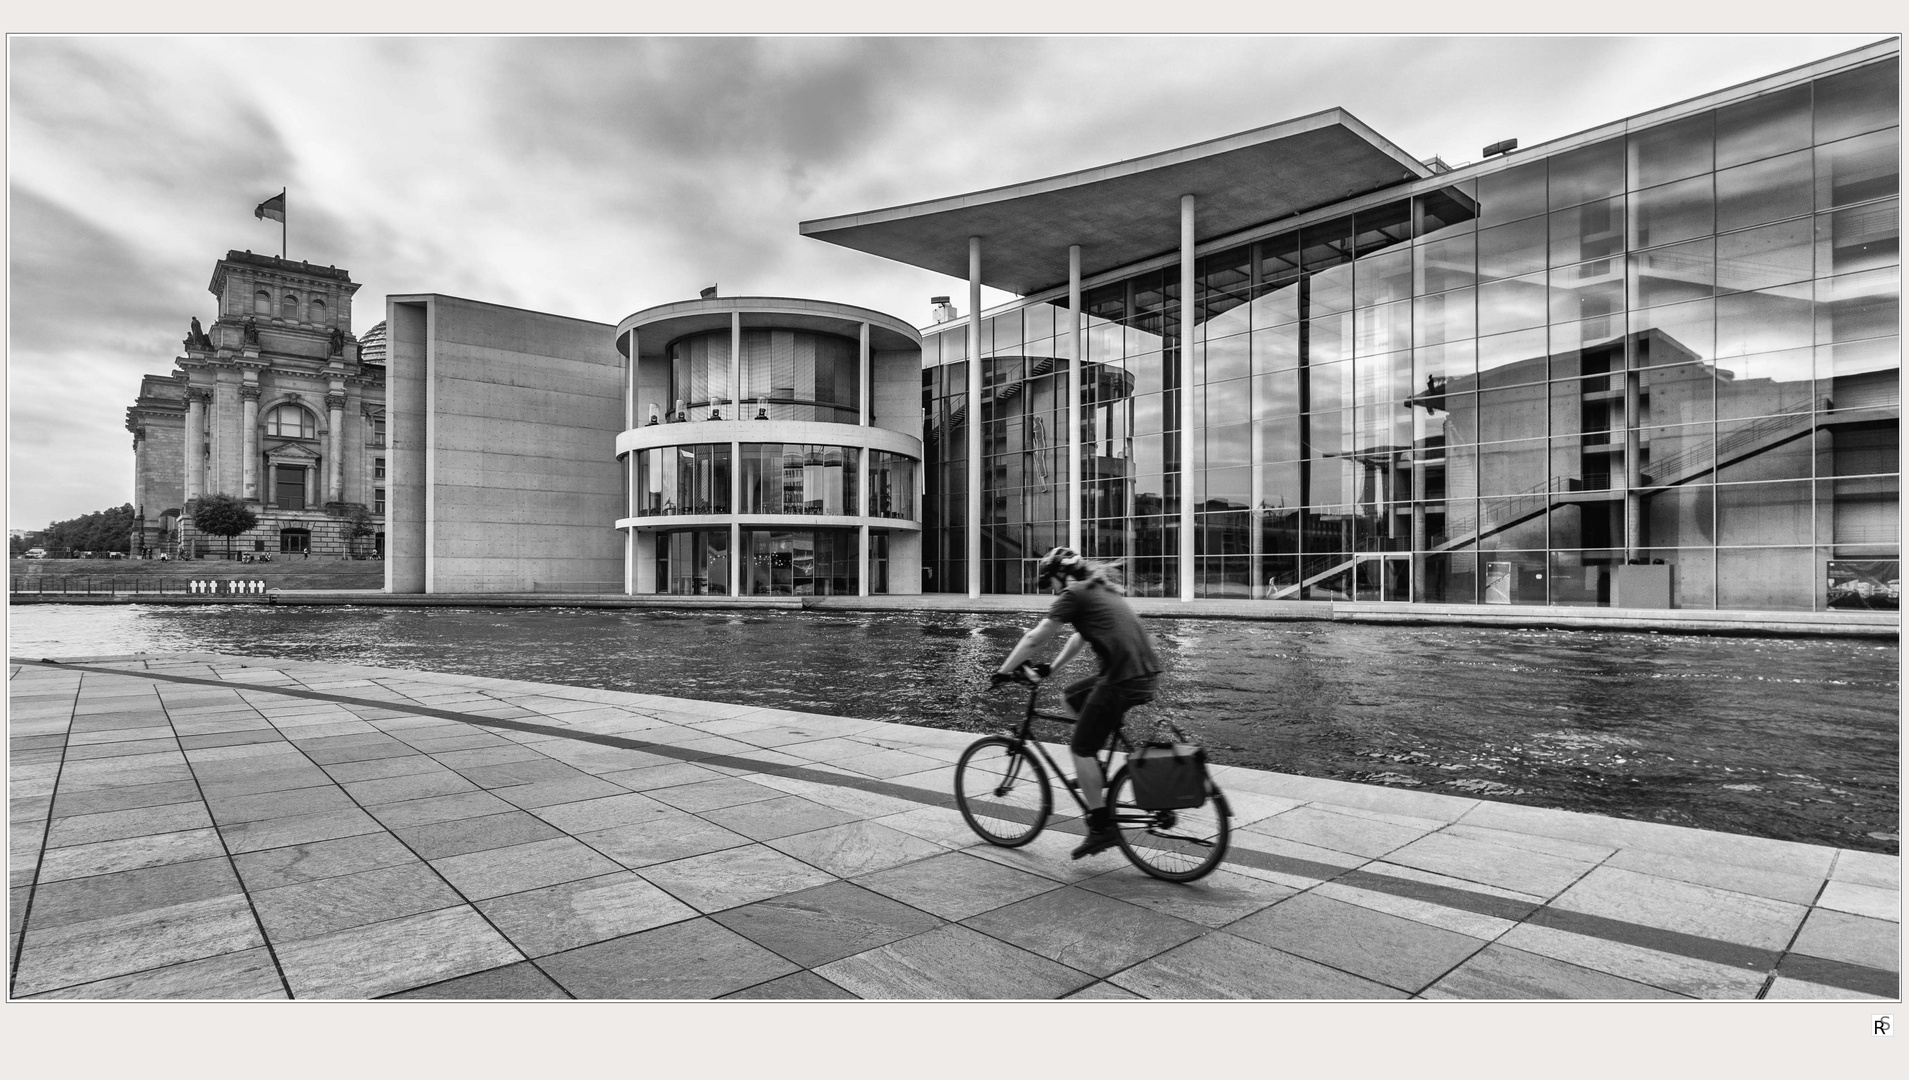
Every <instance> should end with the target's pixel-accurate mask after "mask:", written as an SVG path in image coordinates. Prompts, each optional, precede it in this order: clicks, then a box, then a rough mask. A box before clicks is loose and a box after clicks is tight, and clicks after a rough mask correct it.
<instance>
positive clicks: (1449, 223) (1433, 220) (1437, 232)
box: [1414, 180, 1478, 244]
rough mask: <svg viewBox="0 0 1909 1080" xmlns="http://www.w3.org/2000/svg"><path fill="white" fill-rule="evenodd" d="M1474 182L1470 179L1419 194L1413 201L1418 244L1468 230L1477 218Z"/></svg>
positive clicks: (1475, 186)
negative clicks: (1416, 218)
mask: <svg viewBox="0 0 1909 1080" xmlns="http://www.w3.org/2000/svg"><path fill="white" fill-rule="evenodd" d="M1476 193H1477V185H1476V184H1475V183H1473V182H1472V181H1469V180H1468V181H1465V182H1464V183H1461V184H1454V185H1453V186H1451V187H1449V188H1444V189H1441V190H1439V191H1431V192H1427V193H1425V194H1424V195H1420V196H1419V197H1418V198H1417V199H1416V200H1414V202H1415V204H1416V205H1415V209H1416V211H1417V213H1418V228H1417V229H1416V230H1415V232H1416V236H1417V240H1418V242H1419V243H1421V244H1422V243H1425V242H1426V241H1430V240H1442V239H1444V238H1446V237H1448V236H1455V235H1457V234H1459V233H1465V232H1470V231H1471V230H1472V228H1473V226H1474V224H1475V223H1476V221H1477V218H1478V200H1477V197H1476Z"/></svg>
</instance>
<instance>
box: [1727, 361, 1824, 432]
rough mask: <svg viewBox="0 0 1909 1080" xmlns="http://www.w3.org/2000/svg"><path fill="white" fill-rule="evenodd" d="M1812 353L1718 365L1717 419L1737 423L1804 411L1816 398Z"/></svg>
mask: <svg viewBox="0 0 1909 1080" xmlns="http://www.w3.org/2000/svg"><path fill="white" fill-rule="evenodd" d="M1812 356H1813V353H1812V351H1811V350H1809V349H1791V350H1789V351H1787V352H1776V353H1764V354H1761V355H1758V356H1733V357H1729V358H1727V359H1719V360H1718V361H1717V375H1718V378H1717V417H1718V419H1721V420H1734V419H1738V418H1741V417H1746V416H1770V415H1775V414H1777V413H1784V412H1791V411H1793V410H1794V411H1804V410H1807V409H1808V408H1809V407H1810V402H1811V401H1812V400H1813V398H1814V396H1815V383H1814V382H1813V381H1812V380H1811V377H1810V376H1811V367H1812V365H1811V358H1812Z"/></svg>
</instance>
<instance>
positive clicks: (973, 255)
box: [968, 236, 985, 599]
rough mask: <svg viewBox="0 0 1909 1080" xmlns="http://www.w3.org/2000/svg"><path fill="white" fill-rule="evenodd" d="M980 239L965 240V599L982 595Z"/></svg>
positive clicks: (971, 237)
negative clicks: (966, 593)
mask: <svg viewBox="0 0 1909 1080" xmlns="http://www.w3.org/2000/svg"><path fill="white" fill-rule="evenodd" d="M984 482H985V477H983V476H982V475H981V238H980V237H978V236H970V237H968V597H969V598H970V599H973V598H975V597H978V596H980V595H981V487H982V485H983V483H984Z"/></svg>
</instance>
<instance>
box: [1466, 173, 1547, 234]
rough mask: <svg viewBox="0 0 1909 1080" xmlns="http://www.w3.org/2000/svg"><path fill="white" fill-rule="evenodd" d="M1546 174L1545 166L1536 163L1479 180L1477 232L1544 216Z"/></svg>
mask: <svg viewBox="0 0 1909 1080" xmlns="http://www.w3.org/2000/svg"><path fill="white" fill-rule="evenodd" d="M1546 171H1547V170H1546V163H1545V162H1544V161H1543V160H1539V161H1534V162H1531V163H1530V164H1527V165H1519V166H1516V167H1514V168H1510V169H1506V170H1504V171H1503V172H1495V173H1492V174H1490V175H1489V176H1481V177H1479V178H1478V226H1479V228H1481V229H1482V228H1488V227H1490V226H1493V225H1502V224H1504V223H1505V222H1508V221H1517V220H1518V219H1520V218H1527V217H1530V216H1531V215H1533V214H1542V213H1544V211H1545V202H1546V199H1547V193H1546V190H1545V188H1546Z"/></svg>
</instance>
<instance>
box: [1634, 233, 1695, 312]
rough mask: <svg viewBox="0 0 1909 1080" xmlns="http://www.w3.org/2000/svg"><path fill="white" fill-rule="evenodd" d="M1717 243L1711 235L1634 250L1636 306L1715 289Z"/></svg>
mask: <svg viewBox="0 0 1909 1080" xmlns="http://www.w3.org/2000/svg"><path fill="white" fill-rule="evenodd" d="M1715 251H1716V243H1715V241H1713V240H1711V239H1710V238H1709V237H1705V238H1704V239H1702V240H1694V241H1691V242H1689V243H1685V244H1675V245H1672V246H1670V247H1662V248H1658V249H1656V250H1654V251H1645V252H1635V253H1633V254H1632V255H1631V257H1630V296H1631V306H1632V307H1633V308H1647V307H1656V306H1657V305H1659V304H1672V303H1677V302H1679V301H1683V300H1695V299H1697V298H1699V297H1704V296H1709V295H1710V294H1711V293H1712V292H1714V291H1715V289H1716V285H1715V282H1716V257H1715Z"/></svg>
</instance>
